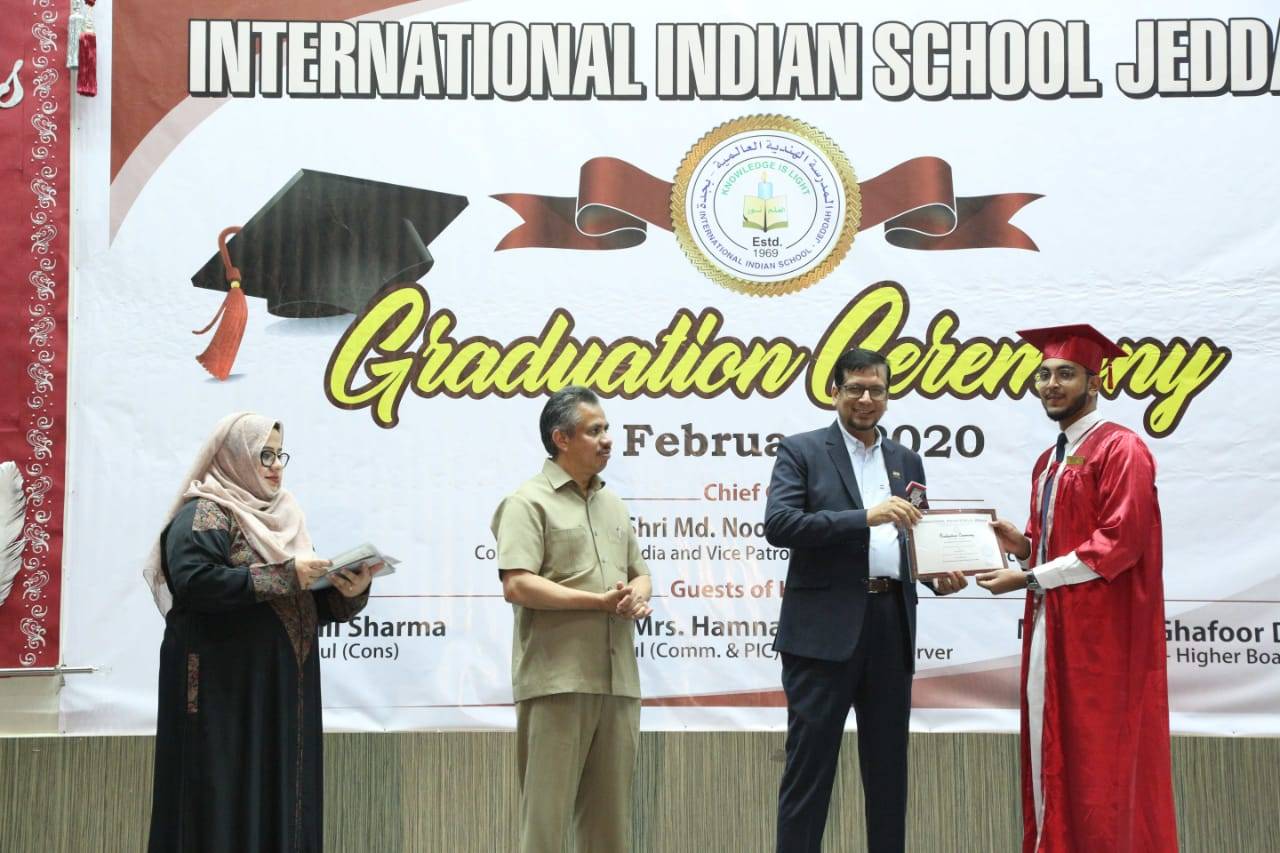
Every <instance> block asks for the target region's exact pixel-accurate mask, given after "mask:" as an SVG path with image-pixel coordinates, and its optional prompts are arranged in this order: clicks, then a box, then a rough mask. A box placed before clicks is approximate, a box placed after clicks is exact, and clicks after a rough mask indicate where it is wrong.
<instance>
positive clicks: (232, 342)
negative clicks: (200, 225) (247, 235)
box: [191, 225, 249, 379]
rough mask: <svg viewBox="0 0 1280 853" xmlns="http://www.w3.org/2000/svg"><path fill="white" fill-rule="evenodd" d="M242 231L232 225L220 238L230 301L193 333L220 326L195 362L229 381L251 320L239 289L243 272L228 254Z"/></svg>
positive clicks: (247, 306) (226, 300)
mask: <svg viewBox="0 0 1280 853" xmlns="http://www.w3.org/2000/svg"><path fill="white" fill-rule="evenodd" d="M239 231H240V226H238V225H232V226H231V227H230V228H224V229H223V231H222V233H221V234H219V235H218V252H219V253H220V254H221V255H222V270H223V274H224V275H225V276H226V278H227V284H228V285H230V287H228V288H227V298H226V299H223V300H222V307H220V308H219V309H218V313H217V314H214V315H213V319H212V320H210V321H209V325H207V326H205V327H204V328H203V329H200V330H199V331H193V332H192V333H191V334H193V335H203V334H204V333H205V332H207V331H209V330H210V329H212V328H213V326H214V324H215V323H216V324H217V325H218V329H217V331H215V332H214V333H213V340H211V341H209V346H207V347H205V351H204V352H202V353H200V355H198V356H196V361H198V362H200V364H201V365H203V366H204V369H205V370H207V371H209V372H210V373H211V374H213V376H215V377H216V378H218V379H226V378H227V377H228V376H230V375H231V365H233V364H235V361H236V353H238V352H239V351H240V339H241V338H243V337H244V327H245V323H246V322H247V321H248V319H249V305H248V303H247V302H246V301H245V298H244V291H243V290H241V289H240V279H241V276H240V270H238V269H236V267H235V266H233V265H232V263H231V253H230V252H228V251H227V238H228V237H230V236H231V235H232V234H237V233H239ZM219 321H221V322H219Z"/></svg>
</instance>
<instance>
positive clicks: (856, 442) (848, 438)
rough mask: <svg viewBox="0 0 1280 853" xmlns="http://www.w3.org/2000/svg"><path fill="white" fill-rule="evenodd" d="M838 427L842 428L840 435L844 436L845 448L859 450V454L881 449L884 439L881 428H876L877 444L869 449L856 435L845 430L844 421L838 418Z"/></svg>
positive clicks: (873, 444) (874, 443)
mask: <svg viewBox="0 0 1280 853" xmlns="http://www.w3.org/2000/svg"><path fill="white" fill-rule="evenodd" d="M836 426H838V427H840V434H841V435H843V436H844V443H845V446H846V447H848V448H849V449H850V450H857V451H858V452H859V453H872V452H874V451H876V450H879V449H880V439H881V438H883V437H884V436H883V435H882V433H881V432H880V428H879V427H874V429H875V431H876V440H875V442H873V443H872V445H871V446H870V447H867V446H866V445H865V444H863V443H862V439H860V438H858V437H857V436H856V435H854V434H853V433H851V432H849V430H847V429H845V428H844V421H842V420H840V419H839V418H836Z"/></svg>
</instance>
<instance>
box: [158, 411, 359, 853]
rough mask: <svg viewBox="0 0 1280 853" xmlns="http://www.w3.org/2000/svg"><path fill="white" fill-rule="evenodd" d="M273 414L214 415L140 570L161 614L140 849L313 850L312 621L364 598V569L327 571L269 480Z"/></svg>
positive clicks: (294, 511)
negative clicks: (144, 840)
mask: <svg viewBox="0 0 1280 853" xmlns="http://www.w3.org/2000/svg"><path fill="white" fill-rule="evenodd" d="M282 440H283V430H282V428H281V426H280V424H279V423H276V422H274V421H272V420H271V419H269V418H264V417H262V416H261V415H254V414H247V413H238V414H234V415H230V416H228V417H226V418H224V419H223V420H222V422H221V423H219V424H218V427H217V429H216V430H215V432H214V434H213V436H212V437H211V438H210V439H209V441H208V442H206V444H205V446H204V448H203V450H202V452H201V454H200V456H199V458H198V459H197V460H196V464H195V466H194V467H193V468H192V471H191V473H190V475H189V476H188V477H187V478H186V481H185V482H186V483H187V484H188V485H187V486H186V488H185V489H184V491H183V492H182V495H181V496H180V498H179V499H178V501H177V503H176V505H175V509H174V511H173V513H172V516H173V519H172V521H170V522H169V524H168V526H167V527H165V529H164V532H163V533H161V534H160V542H159V545H158V547H157V548H156V550H155V551H154V552H153V553H152V558H151V559H150V560H149V561H148V565H147V569H146V571H145V575H146V577H147V581H148V583H149V584H150V585H151V590H152V594H153V595H154V596H155V599H156V604H157V605H158V606H159V608H160V612H161V613H162V614H164V617H165V631H164V643H163V644H162V645H161V647H160V692H159V711H158V716H157V724H156V753H155V789H154V795H153V799H152V810H151V843H150V849H151V851H153V853H154V851H166V852H167V851H194V850H200V851H236V853H249V851H277V850H279V851H320V850H322V849H323V843H322V838H321V829H322V825H323V813H322V803H321V795H322V793H323V783H322V772H323V762H322V756H321V719H320V707H321V706H320V660H319V650H318V649H317V645H316V628H317V626H318V625H323V624H325V623H328V622H345V621H347V620H349V619H351V617H353V616H355V615H356V614H357V613H359V612H360V610H361V609H363V607H364V606H365V603H366V601H367V600H368V589H369V581H370V578H371V577H372V575H373V573H374V572H375V571H376V570H377V567H376V566H375V567H370V568H369V569H367V570H364V571H344V572H337V573H333V574H331V575H330V580H331V581H332V586H331V587H328V588H326V589H323V590H310V591H309V589H308V588H309V587H310V586H311V585H312V584H313V583H314V582H315V581H316V580H318V579H320V578H321V577H323V576H324V575H325V574H326V570H327V569H328V567H329V563H328V561H326V560H322V559H320V558H318V557H317V556H316V555H315V552H314V551H313V550H312V547H311V537H310V535H308V533H307V524H306V520H305V519H304V518H303V515H302V510H301V509H300V508H299V507H298V504H297V502H296V501H295V500H294V497H293V495H292V494H290V493H289V492H288V491H286V490H285V489H283V488H282V487H281V479H282V475H283V473H284V468H285V465H286V464H288V462H289V454H288V453H285V452H284V450H283V448H282V447H281V444H282Z"/></svg>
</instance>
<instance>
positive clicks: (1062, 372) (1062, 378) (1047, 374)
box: [1034, 365, 1080, 385]
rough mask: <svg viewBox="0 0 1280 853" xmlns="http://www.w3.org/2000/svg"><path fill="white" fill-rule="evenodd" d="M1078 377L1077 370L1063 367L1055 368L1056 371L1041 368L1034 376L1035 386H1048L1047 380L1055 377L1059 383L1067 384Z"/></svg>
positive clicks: (1078, 372)
mask: <svg viewBox="0 0 1280 853" xmlns="http://www.w3.org/2000/svg"><path fill="white" fill-rule="evenodd" d="M1079 375H1080V371H1079V370H1078V369H1076V368H1074V367H1067V366H1065V365H1064V366H1062V367H1059V368H1057V369H1056V370H1050V369H1049V368H1047V367H1042V368H1040V369H1039V370H1037V371H1036V372H1035V374H1034V376H1035V380H1036V384H1037V385H1048V384H1049V380H1051V379H1053V378H1054V377H1057V379H1058V381H1059V382H1062V383H1067V382H1070V381H1071V380H1073V379H1075V378H1076V377H1077V376H1079Z"/></svg>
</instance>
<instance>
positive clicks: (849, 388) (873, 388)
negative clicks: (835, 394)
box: [840, 383, 889, 400]
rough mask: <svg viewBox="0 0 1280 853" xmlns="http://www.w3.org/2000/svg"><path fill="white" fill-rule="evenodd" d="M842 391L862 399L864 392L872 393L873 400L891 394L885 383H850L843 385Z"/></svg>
mask: <svg viewBox="0 0 1280 853" xmlns="http://www.w3.org/2000/svg"><path fill="white" fill-rule="evenodd" d="M840 391H841V392H842V393H844V394H847V395H848V396H850V397H852V398H853V399H855V400H861V399H862V395H863V394H870V395H871V399H872V400H883V399H884V398H886V397H888V396H889V389H888V388H886V387H885V386H883V385H858V384H857V383H850V384H848V385H841V386H840Z"/></svg>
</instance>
